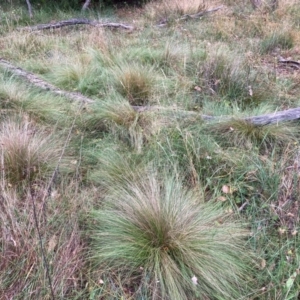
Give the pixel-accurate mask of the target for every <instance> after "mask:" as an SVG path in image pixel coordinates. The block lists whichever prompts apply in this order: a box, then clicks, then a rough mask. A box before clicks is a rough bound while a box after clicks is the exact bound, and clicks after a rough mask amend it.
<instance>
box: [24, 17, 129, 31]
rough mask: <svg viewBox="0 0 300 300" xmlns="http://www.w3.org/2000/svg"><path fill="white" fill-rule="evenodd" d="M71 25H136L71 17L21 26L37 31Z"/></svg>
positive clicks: (119, 26) (123, 26)
mask: <svg viewBox="0 0 300 300" xmlns="http://www.w3.org/2000/svg"><path fill="white" fill-rule="evenodd" d="M71 25H90V26H94V27H109V28H122V29H126V30H133V29H134V26H131V25H126V24H122V23H112V22H107V23H105V22H99V21H91V20H89V19H70V20H63V21H59V22H56V23H49V24H39V25H35V26H27V27H22V28H20V29H21V30H29V31H37V30H45V29H56V28H61V27H65V26H71Z"/></svg>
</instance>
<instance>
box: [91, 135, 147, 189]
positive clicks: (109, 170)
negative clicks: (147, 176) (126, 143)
mask: <svg viewBox="0 0 300 300" xmlns="http://www.w3.org/2000/svg"><path fill="white" fill-rule="evenodd" d="M103 144H104V146H101V147H100V146H99V147H98V148H94V149H93V150H92V151H91V150H90V151H88V152H87V155H89V156H90V157H91V158H92V159H93V161H94V167H93V168H90V170H89V174H88V179H89V180H90V181H92V182H93V183H94V184H97V185H100V186H102V187H103V188H104V189H105V190H107V189H108V190H110V189H111V188H112V186H119V185H122V184H123V183H124V182H127V183H130V182H135V181H137V180H138V174H139V173H140V172H141V171H142V170H143V169H144V168H145V164H146V163H147V160H145V159H144V158H143V155H142V154H136V153H131V152H130V151H128V150H129V149H126V148H124V147H122V148H121V147H118V148H117V147H116V146H115V144H113V143H112V141H107V139H104V140H103ZM133 170H135V171H133Z"/></svg>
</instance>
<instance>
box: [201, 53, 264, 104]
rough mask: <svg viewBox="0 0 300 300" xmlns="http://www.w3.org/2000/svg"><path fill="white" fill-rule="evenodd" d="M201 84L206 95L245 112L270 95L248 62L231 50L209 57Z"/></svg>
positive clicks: (202, 65) (203, 67) (202, 68)
mask: <svg viewBox="0 0 300 300" xmlns="http://www.w3.org/2000/svg"><path fill="white" fill-rule="evenodd" d="M198 80H199V85H200V86H201V87H202V88H203V90H204V91H205V93H206V94H210V95H212V96H216V95H217V96H219V97H221V98H223V99H224V100H227V101H231V102H232V103H234V104H237V105H239V106H240V107H241V108H245V107H246V106H247V105H248V104H249V103H251V105H252V106H255V105H257V104H258V103H260V102H261V101H263V98H264V96H267V95H268V89H266V90H265V92H262V91H263V89H262V87H261V85H262V84H261V83H259V81H258V78H257V74H256V72H254V71H253V70H251V67H250V66H248V65H247V63H246V61H245V59H244V58H243V57H241V56H240V55H238V54H236V53H232V52H230V51H228V50H227V49H223V50H222V51H212V52H211V53H209V55H208V57H207V59H206V60H205V61H204V62H203V63H202V64H201V65H200V66H199V75H198ZM257 86H258V88H256V87H257ZM252 87H255V88H253V89H252Z"/></svg>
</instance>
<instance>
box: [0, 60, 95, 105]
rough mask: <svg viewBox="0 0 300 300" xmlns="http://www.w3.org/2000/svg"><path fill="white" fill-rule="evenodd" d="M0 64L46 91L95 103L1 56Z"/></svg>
mask: <svg viewBox="0 0 300 300" xmlns="http://www.w3.org/2000/svg"><path fill="white" fill-rule="evenodd" d="M0 66H1V67H2V68H4V69H6V70H8V71H9V72H11V73H12V74H14V75H16V76H19V77H22V78H25V79H26V80H27V81H28V82H29V83H31V84H32V85H34V86H36V87H38V88H40V89H42V90H46V91H50V92H52V93H54V94H56V95H59V96H63V97H66V98H68V99H70V100H72V101H79V102H84V103H93V102H94V100H92V99H90V98H87V97H85V96H84V95H82V94H80V93H74V92H67V91H64V90H61V89H59V88H57V87H56V86H54V85H52V84H50V83H48V82H46V81H44V80H43V79H41V78H39V77H38V76H36V75H34V74H32V73H30V72H27V71H25V70H23V69H22V68H19V67H16V66H14V65H13V64H11V63H10V62H8V61H6V60H4V59H3V58H0Z"/></svg>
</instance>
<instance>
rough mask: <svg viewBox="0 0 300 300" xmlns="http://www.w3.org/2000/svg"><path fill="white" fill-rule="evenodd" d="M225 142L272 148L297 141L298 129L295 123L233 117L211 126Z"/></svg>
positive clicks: (232, 144) (212, 130) (246, 147)
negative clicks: (256, 123) (264, 121)
mask: <svg viewBox="0 0 300 300" xmlns="http://www.w3.org/2000/svg"><path fill="white" fill-rule="evenodd" d="M209 130H211V132H213V133H214V134H216V135H217V136H218V137H219V138H220V139H221V140H222V141H223V142H224V143H225V144H227V145H231V146H234V147H239V148H245V149H251V148H253V147H258V148H261V149H270V148H277V147H282V146H284V145H288V144H289V143H293V142H296V140H297V135H298V129H297V127H296V126H294V125H291V124H290V125H287V124H284V125H281V124H270V125H265V126H261V125H255V124H252V123H251V122H249V121H247V120H243V119H232V120H230V121H227V122H221V123H217V124H215V125H213V126H211V127H210V129H209Z"/></svg>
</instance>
